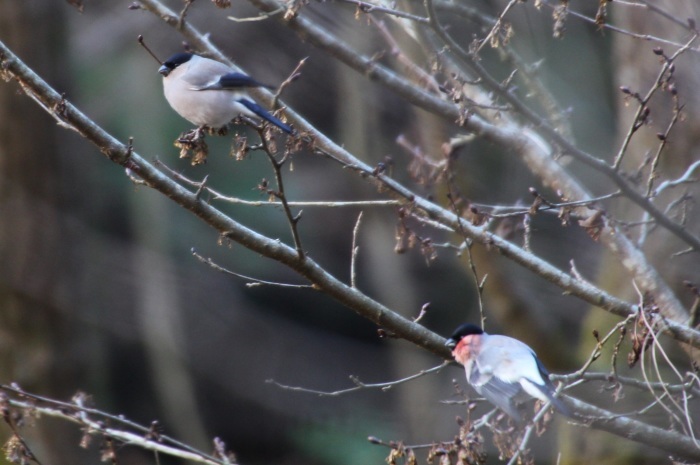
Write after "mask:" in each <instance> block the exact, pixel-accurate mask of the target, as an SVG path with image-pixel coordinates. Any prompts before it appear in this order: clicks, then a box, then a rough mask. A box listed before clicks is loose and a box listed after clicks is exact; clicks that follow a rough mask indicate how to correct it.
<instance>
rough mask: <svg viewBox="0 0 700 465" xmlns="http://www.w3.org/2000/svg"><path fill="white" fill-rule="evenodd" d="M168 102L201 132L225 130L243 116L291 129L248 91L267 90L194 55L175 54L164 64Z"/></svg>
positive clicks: (224, 66) (164, 82)
mask: <svg viewBox="0 0 700 465" xmlns="http://www.w3.org/2000/svg"><path fill="white" fill-rule="evenodd" d="M158 72H159V73H160V74H162V75H163V92H164V94H165V99H166V100H167V101H168V103H169V104H170V106H171V107H172V108H173V110H175V111H176V112H177V113H178V114H179V115H180V116H182V117H183V118H185V119H186V120H187V121H189V122H190V123H192V124H195V125H197V126H198V127H199V128H200V129H201V128H204V127H208V128H211V129H222V128H225V127H226V126H227V125H228V123H229V122H231V120H233V119H234V118H235V117H237V116H240V115H245V116H249V117H252V118H262V119H263V120H265V121H267V122H269V123H271V124H273V125H275V126H277V127H278V128H280V129H281V130H282V131H284V132H286V133H287V134H292V128H291V127H290V126H289V125H287V124H285V123H283V122H282V121H281V120H280V119H279V118H276V117H275V116H273V115H272V114H270V113H269V112H268V111H267V110H265V109H264V108H263V107H261V106H260V105H258V104H257V103H255V102H254V101H253V100H252V99H251V98H250V97H249V96H248V95H247V93H246V91H245V90H246V89H247V88H252V87H266V88H270V86H267V85H265V84H261V83H260V82H258V81H256V80H255V79H253V78H251V77H250V76H247V75H245V74H243V73H239V72H236V71H235V70H233V69H232V68H231V67H229V66H228V65H225V64H224V63H221V62H219V61H216V60H212V59H210V58H206V57H203V56H200V55H195V54H193V53H176V54H175V55H173V56H171V57H170V58H168V59H167V60H166V61H164V62H163V63H162V66H161V67H160V68H159V69H158Z"/></svg>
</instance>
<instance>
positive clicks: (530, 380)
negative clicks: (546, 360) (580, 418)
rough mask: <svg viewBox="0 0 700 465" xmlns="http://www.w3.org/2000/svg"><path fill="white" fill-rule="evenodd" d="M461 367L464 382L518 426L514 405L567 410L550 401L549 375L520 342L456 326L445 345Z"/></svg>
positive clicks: (469, 326) (555, 401)
mask: <svg viewBox="0 0 700 465" xmlns="http://www.w3.org/2000/svg"><path fill="white" fill-rule="evenodd" d="M445 345H447V346H448V347H450V348H451V349H452V355H453V356H454V358H455V360H456V361H457V362H459V363H461V364H462V365H464V369H465V371H466V375H467V382H468V383H469V384H470V385H471V386H472V387H473V388H474V390H475V391H476V392H477V393H479V395H482V396H484V397H485V398H486V399H487V400H488V401H489V402H491V403H492V404H494V405H495V406H497V407H499V408H500V409H501V410H503V411H504V412H506V413H507V414H508V415H509V416H510V417H511V418H513V419H514V420H515V421H516V422H518V423H520V422H521V415H520V412H519V411H518V404H519V403H521V402H524V401H526V400H529V399H531V398H535V399H539V400H541V401H543V402H551V403H552V405H553V406H554V407H555V408H556V409H557V410H558V411H559V412H561V413H562V414H564V415H566V416H571V411H570V410H569V408H568V407H567V406H566V405H564V404H563V403H562V401H561V400H559V399H557V398H556V397H554V393H555V389H554V385H553V384H552V382H551V381H550V380H549V373H548V372H547V370H546V369H545V367H544V366H543V365H542V362H540V360H539V359H538V358H537V355H535V352H534V351H533V350H532V349H531V348H530V347H529V346H528V345H527V344H525V343H524V342H521V341H519V340H517V339H513V338H512V337H508V336H499V335H491V334H487V333H485V332H484V331H483V330H482V329H481V328H479V327H478V326H475V325H472V324H469V323H467V324H463V325H461V326H459V327H458V328H457V329H456V330H455V331H454V333H453V334H452V336H451V337H450V338H449V339H448V340H447V342H446V343H445Z"/></svg>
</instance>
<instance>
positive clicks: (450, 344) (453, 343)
mask: <svg viewBox="0 0 700 465" xmlns="http://www.w3.org/2000/svg"><path fill="white" fill-rule="evenodd" d="M445 345H446V346H447V347H449V348H450V349H454V348H455V347H456V346H457V341H455V340H454V339H448V340H446V341H445Z"/></svg>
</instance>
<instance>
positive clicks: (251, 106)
mask: <svg viewBox="0 0 700 465" xmlns="http://www.w3.org/2000/svg"><path fill="white" fill-rule="evenodd" d="M238 103H240V104H241V105H243V106H244V107H246V108H247V109H248V110H250V111H252V112H253V113H255V114H256V115H258V116H259V117H261V118H262V119H264V120H265V121H267V122H269V123H272V124H274V125H275V126H277V127H278V128H280V129H281V130H283V131H284V132H286V133H287V134H291V133H292V128H291V127H289V126H288V125H286V124H284V123H283V122H282V121H280V120H279V118H276V117H274V116H273V115H271V114H270V113H269V112H268V111H267V110H265V109H264V108H263V107H261V106H260V105H258V104H257V103H255V102H253V101H252V100H248V99H246V98H242V99H239V100H238Z"/></svg>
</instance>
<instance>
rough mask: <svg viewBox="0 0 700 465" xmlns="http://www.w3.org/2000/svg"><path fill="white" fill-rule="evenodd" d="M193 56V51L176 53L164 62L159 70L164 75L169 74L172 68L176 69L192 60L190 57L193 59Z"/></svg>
mask: <svg viewBox="0 0 700 465" xmlns="http://www.w3.org/2000/svg"><path fill="white" fill-rule="evenodd" d="M192 56H193V55H192V54H191V53H176V54H175V55H173V56H171V57H170V58H168V59H167V60H165V61H164V62H163V66H161V67H160V68H158V72H159V73H160V74H162V75H163V76H167V75H168V74H170V72H171V71H172V70H174V69H175V68H177V67H178V66H180V65H181V64H183V63H187V62H188V61H190V59H192Z"/></svg>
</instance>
